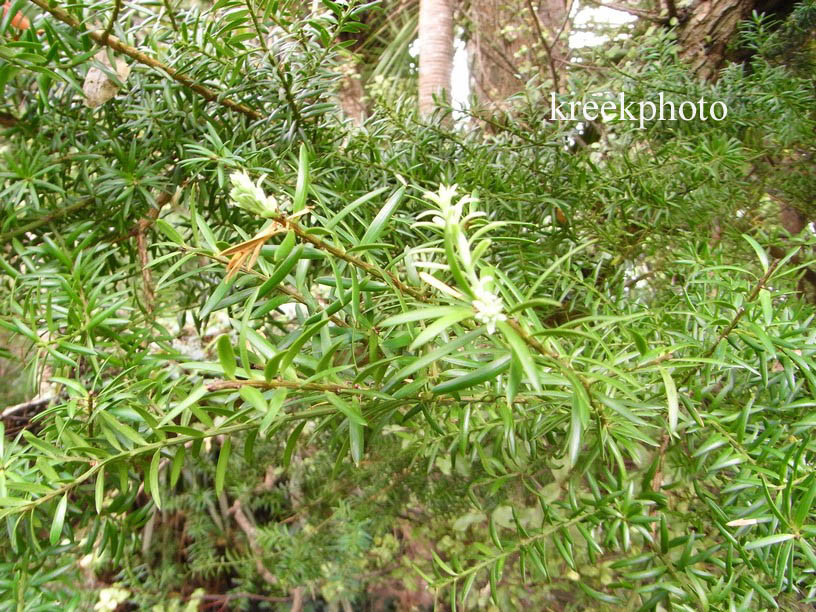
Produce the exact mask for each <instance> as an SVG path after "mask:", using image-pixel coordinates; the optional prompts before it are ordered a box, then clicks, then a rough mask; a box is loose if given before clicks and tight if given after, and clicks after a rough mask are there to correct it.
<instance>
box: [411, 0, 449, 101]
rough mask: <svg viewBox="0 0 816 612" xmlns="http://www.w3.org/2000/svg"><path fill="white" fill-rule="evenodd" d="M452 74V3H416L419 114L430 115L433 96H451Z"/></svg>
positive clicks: (423, 0)
mask: <svg viewBox="0 0 816 612" xmlns="http://www.w3.org/2000/svg"><path fill="white" fill-rule="evenodd" d="M452 70H453V0H421V1H420V3H419V112H420V114H421V115H423V116H428V115H430V114H431V113H432V112H433V110H434V107H435V103H434V99H433V98H434V96H442V95H445V94H446V93H449V92H450V88H451V72H452Z"/></svg>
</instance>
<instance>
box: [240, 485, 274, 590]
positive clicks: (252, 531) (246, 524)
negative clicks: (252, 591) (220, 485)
mask: <svg viewBox="0 0 816 612" xmlns="http://www.w3.org/2000/svg"><path fill="white" fill-rule="evenodd" d="M230 514H232V515H233V516H234V517H235V522H236V523H238V526H239V527H240V528H241V531H243V532H244V535H246V538H247V541H248V542H249V548H250V550H251V551H252V554H253V556H254V557H255V567H256V568H257V569H258V573H259V574H260V575H261V577H262V578H263V579H264V580H266V581H267V582H268V583H269V584H271V585H274V586H277V584H278V579H277V578H276V577H275V576H274V575H273V574H272V572H270V571H269V570H268V569H267V568H266V565H264V562H263V556H264V554H263V548H262V547H261V545H260V544H258V529H257V528H256V527H255V525H253V524H252V523H251V522H250V521H249V519H248V518H247V517H246V515H245V514H244V511H243V508H242V506H241V500H240V499H236V500H235V503H233V504H232V508H230Z"/></svg>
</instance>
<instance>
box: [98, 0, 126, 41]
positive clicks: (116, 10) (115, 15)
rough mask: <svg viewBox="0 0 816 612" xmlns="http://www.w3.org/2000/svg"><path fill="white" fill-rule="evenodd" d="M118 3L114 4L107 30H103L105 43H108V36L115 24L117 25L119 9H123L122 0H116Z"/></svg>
mask: <svg viewBox="0 0 816 612" xmlns="http://www.w3.org/2000/svg"><path fill="white" fill-rule="evenodd" d="M115 1H116V4H114V5H113V13H111V18H110V21H109V22H108V27H107V28H105V31H104V32H102V41H101V43H102V44H103V45H107V44H108V37H109V36H110V35H111V32H113V26H115V25H116V20H117V19H118V18H119V11H120V10H122V0H115Z"/></svg>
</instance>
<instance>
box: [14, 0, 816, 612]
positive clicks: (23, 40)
mask: <svg viewBox="0 0 816 612" xmlns="http://www.w3.org/2000/svg"><path fill="white" fill-rule="evenodd" d="M33 1H34V3H35V4H36V5H37V6H38V7H39V8H38V11H36V12H34V11H32V12H30V13H29V18H30V19H31V28H30V29H28V30H25V31H19V32H16V33H15V35H14V36H13V37H12V36H11V34H12V25H11V24H10V19H9V18H7V19H4V21H3V23H2V25H0V32H5V33H4V34H3V36H5V38H3V42H2V44H0V60H2V61H0V87H2V88H4V92H5V94H4V96H5V97H4V99H5V103H7V104H8V108H9V109H10V110H12V111H13V112H12V113H11V114H12V115H13V116H14V117H13V118H14V120H13V122H12V124H11V126H10V127H8V128H7V129H6V130H5V131H4V132H3V134H2V141H0V146H2V147H3V153H2V154H3V160H4V162H3V168H2V169H0V189H2V192H1V196H0V267H2V270H3V276H2V278H0V328H2V330H0V333H2V334H3V336H2V339H3V340H7V341H8V346H9V350H7V351H5V355H0V357H3V356H4V357H6V358H8V359H14V358H18V359H22V360H24V361H25V363H26V364H27V372H28V373H29V377H30V380H32V381H34V380H39V378H40V377H43V378H45V379H47V380H50V381H51V386H50V387H47V391H42V390H41V392H46V393H50V394H51V395H52V399H51V401H50V402H49V403H48V404H47V405H46V406H45V407H41V409H40V410H39V411H38V412H37V413H36V414H34V415H32V416H30V418H28V419H27V420H26V421H25V422H23V423H19V422H18V421H17V420H13V419H11V418H8V419H5V418H4V421H3V425H4V428H5V435H4V436H2V437H0V519H2V521H3V523H4V527H3V531H4V533H5V534H7V537H4V538H2V539H0V551H2V554H3V558H4V559H6V561H5V562H4V563H3V564H2V565H0V568H1V571H0V609H4V610H5V609H13V608H14V607H15V606H17V605H18V604H19V605H20V606H22V605H23V603H24V604H25V607H20V608H18V609H52V608H53V607H54V606H56V605H68V607H69V608H71V609H88V606H89V605H91V604H92V603H93V602H94V601H96V594H95V592H94V590H95V589H99V588H102V587H105V586H109V585H112V584H114V583H117V584H118V585H119V586H118V587H116V588H119V589H124V595H123V596H122V597H123V598H129V600H130V601H131V603H133V604H134V605H136V606H138V607H140V608H141V607H149V606H151V605H154V604H161V605H163V606H165V607H164V608H160V609H168V610H169V609H174V608H172V605H176V606H179V608H177V609H181V608H180V606H183V605H186V604H187V603H189V602H192V604H196V602H199V601H201V602H203V601H208V600H207V599H206V598H208V597H209V598H212V599H215V598H216V594H219V593H220V594H221V595H219V596H220V597H221V598H222V599H220V600H219V601H222V602H224V603H225V605H229V606H231V607H236V608H238V607H241V606H243V607H244V608H247V607H248V606H249V605H250V603H251V602H254V604H257V605H267V606H270V609H271V608H273V607H274V606H275V605H280V606H283V608H281V609H288V606H290V605H292V602H293V601H297V602H300V601H302V599H303V598H304V597H307V598H313V599H315V600H317V599H321V598H322V599H323V600H325V601H326V602H341V603H342V602H345V604H348V603H349V602H354V601H357V602H358V603H359V602H361V601H362V600H363V599H364V597H365V593H369V596H373V595H371V594H372V593H376V592H378V591H377V589H382V590H383V591H384V592H387V591H388V590H389V589H396V592H401V593H402V594H403V596H405V597H408V595H405V593H408V594H409V595H410V597H413V598H415V599H414V600H411V603H413V604H415V605H422V604H424V605H428V604H429V603H432V601H431V602H428V601H425V600H423V599H422V597H421V595H422V593H423V589H424V588H425V587H423V586H422V585H423V581H425V582H426V583H427V585H430V586H429V587H428V588H430V590H431V591H432V592H433V593H434V597H436V598H438V601H439V602H440V605H447V606H450V607H451V608H453V607H456V606H468V607H473V608H476V607H479V606H484V607H486V606H490V605H495V606H497V607H498V609H515V608H516V607H519V606H521V605H528V606H529V605H532V606H533V607H535V609H544V607H546V606H556V605H566V604H569V605H574V606H577V607H579V608H580V607H587V606H589V607H592V608H600V607H604V606H606V607H609V608H612V609H622V608H632V609H637V608H640V607H642V609H650V608H654V607H655V606H658V605H660V606H663V609H669V606H671V608H670V609H682V610H699V609H753V608H769V607H777V606H781V607H783V608H786V607H788V606H792V605H795V604H794V602H801V603H802V604H804V602H808V601H810V602H812V601H813V600H814V597H816V551H815V550H814V546H813V544H812V542H813V539H812V538H813V536H814V535H816V523H814V519H815V518H816V516H815V515H814V511H813V501H814V497H816V470H814V461H816V447H814V443H813V440H812V438H811V433H810V432H811V430H812V428H813V427H814V425H816V399H814V398H815V397H816V361H814V353H816V349H814V346H816V342H815V340H816V328H814V326H813V317H814V310H813V306H812V305H811V304H810V303H808V301H807V300H806V299H803V296H802V294H801V291H800V289H801V285H800V282H799V279H800V277H801V276H802V275H803V274H804V273H805V271H806V269H807V267H808V266H809V265H812V260H813V257H812V253H813V251H812V249H813V247H814V244H815V243H816V241H814V239H813V236H812V235H811V234H809V233H807V232H805V233H803V234H801V235H799V236H793V237H792V236H789V235H788V234H787V233H785V232H784V231H783V229H782V228H781V227H780V226H779V224H778V222H777V220H776V219H777V213H778V207H779V203H780V202H784V203H787V204H789V205H790V206H793V207H795V208H797V209H798V210H800V211H803V213H804V214H806V215H810V217H809V218H813V212H814V209H813V206H814V205H813V202H812V194H813V193H814V180H815V178H816V177H814V173H813V155H814V142H813V134H814V128H816V114H814V111H816V98H815V95H814V90H813V80H812V76H813V73H812V55H813V46H812V43H810V42H807V38H806V37H805V38H804V40H805V42H801V41H800V43H799V44H798V45H797V46H796V47H795V49H794V51H795V53H794V52H792V51H791V50H790V49H789V48H787V47H786V46H785V45H786V43H787V41H789V40H790V39H795V36H793V34H792V33H797V32H798V33H800V34H801V33H802V32H807V31H808V28H812V22H813V15H814V8H813V5H812V3H804V4H802V5H800V6H799V7H798V8H797V10H796V11H795V12H794V13H793V15H791V17H790V18H789V19H788V20H787V22H786V23H785V24H783V25H781V26H780V25H779V24H771V23H768V22H767V21H766V20H763V19H760V18H756V19H755V20H754V21H753V22H752V23H749V24H747V25H746V27H745V31H744V33H743V36H744V44H745V45H746V46H747V48H750V49H751V51H752V53H753V55H752V58H751V59H750V60H749V61H748V63H747V64H746V65H744V66H742V65H734V66H731V67H729V68H728V69H727V70H726V71H725V72H724V73H723V74H722V76H721V78H720V79H719V80H718V81H717V82H716V84H710V83H703V82H700V81H698V80H696V79H694V78H693V77H692V76H690V75H689V74H688V72H687V71H686V69H685V68H684V66H683V65H682V64H681V63H679V62H678V61H677V59H676V49H675V47H674V43H673V38H672V34H671V32H664V31H662V30H659V29H657V28H654V27H653V28H651V29H649V30H648V31H644V32H641V33H640V35H638V36H636V37H632V38H629V39H627V40H625V41H623V42H619V43H617V44H618V45H619V46H620V47H621V48H619V49H618V50H617V52H616V53H615V54H614V59H613V58H611V56H610V55H609V54H605V52H604V51H603V50H602V49H599V50H591V49H587V50H584V51H583V54H584V56H585V57H584V61H585V62H586V64H587V68H586V69H580V68H576V69H575V70H574V74H572V73H571V74H570V83H569V96H571V97H573V98H581V97H585V96H589V95H592V94H593V93H604V92H610V91H612V92H617V91H625V92H626V95H627V98H628V99H629V100H631V101H632V102H634V103H635V104H637V102H638V101H640V100H646V99H654V96H655V92H664V94H665V96H666V97H667V99H671V100H673V101H674V102H675V103H678V104H679V103H680V102H681V101H683V100H687V99H688V100H695V101H696V100H697V99H699V98H701V97H704V98H705V99H706V100H710V101H714V100H721V101H723V102H725V103H726V105H727V108H728V115H727V117H726V118H725V119H724V120H722V121H717V122H715V121H707V122H703V121H695V122H683V121H666V122H653V123H650V124H647V126H646V129H643V130H641V129H638V125H637V124H633V123H631V122H628V123H627V122H612V123H609V124H606V125H605V126H604V128H603V132H602V134H601V135H600V137H599V135H598V133H596V132H593V128H592V127H591V126H586V125H580V124H577V123H576V122H556V121H548V117H549V113H550V93H549V90H548V88H547V83H546V82H541V83H538V82H535V81H534V82H531V83H530V84H529V86H528V88H527V90H526V91H525V92H523V93H522V94H520V95H519V96H518V97H517V99H516V100H515V101H514V102H515V106H514V113H513V114H512V115H510V114H508V115H507V116H502V117H497V118H496V119H495V120H489V121H488V120H485V118H484V117H482V118H481V119H480V120H478V121H468V120H467V119H466V118H463V117H461V116H457V117H458V118H456V119H454V120H451V119H450V117H447V119H446V118H445V117H444V115H447V114H448V112H449V109H448V110H445V109H442V110H441V111H440V116H438V117H435V118H432V119H431V120H427V121H426V120H420V119H419V118H418V117H417V114H416V110H415V106H416V101H415V97H414V96H413V93H412V91H411V90H410V89H408V88H404V87H403V86H401V85H400V84H399V82H397V85H395V86H394V87H391V88H384V89H382V90H380V91H378V92H376V93H373V94H372V98H373V99H374V102H375V103H373V104H372V116H371V117H370V118H369V119H368V120H367V121H366V122H365V123H364V124H363V125H362V126H360V127H355V126H353V125H352V124H351V123H350V122H347V121H344V119H343V117H342V114H341V113H340V112H339V110H338V109H337V99H336V89H337V86H338V83H339V81H340V80H341V79H342V78H343V73H342V70H341V67H342V65H343V62H344V61H345V58H346V56H347V51H346V50H345V48H346V47H347V46H348V44H347V42H344V39H346V38H347V36H348V35H349V34H355V33H357V32H359V31H360V30H361V28H362V25H361V24H360V19H361V16H363V15H366V14H368V13H370V12H371V11H375V10H378V9H377V8H376V7H374V6H373V5H374V3H371V4H366V5H363V4H352V3H349V4H348V5H347V4H346V3H333V2H328V1H327V0H324V1H323V2H322V3H321V6H320V10H319V11H316V12H311V11H306V10H304V9H303V7H302V6H301V4H303V3H300V2H286V1H271V2H265V3H261V4H260V5H254V4H252V3H250V2H238V1H235V0H219V1H218V2H216V3H215V4H212V5H209V4H206V3H205V4H198V3H190V6H189V7H188V8H184V9H181V8H175V7H173V6H172V3H164V4H162V3H124V2H119V1H117V2H116V3H115V4H114V3H111V2H101V3H83V2H78V3H72V4H70V5H67V4H65V5H59V4H54V5H49V4H47V3H45V2H40V0H33ZM60 6H61V8H60ZM20 8H22V3H21V2H14V3H12V5H11V12H9V13H8V15H9V17H10V16H11V15H14V14H15V13H16V11H17V10H20ZM111 15H114V16H115V18H111ZM107 23H110V24H111V27H110V28H107V29H105V24H107ZM111 41H115V42H113V43H111ZM99 43H102V45H100V44H99ZM100 48H103V49H106V50H107V51H106V52H105V53H103V54H102V55H98V51H99V49H100ZM137 49H138V51H137ZM133 51H136V52H137V53H139V54H141V55H142V56H143V57H141V56H134V54H133ZM105 58H107V59H105ZM621 58H622V59H621ZM117 60H126V61H127V62H128V64H129V65H130V68H131V70H130V73H129V75H128V76H127V77H126V79H125V80H124V81H122V80H121V79H118V77H117V78H114V77H116V73H115V71H114V70H113V69H112V68H111V66H116V65H117ZM89 70H97V71H101V73H102V74H103V75H106V76H107V78H112V79H113V80H114V82H116V81H117V80H119V83H118V84H119V86H120V87H119V88H118V91H117V95H116V96H115V97H114V98H112V99H110V100H108V101H106V102H104V103H102V104H101V105H99V106H98V107H96V108H89V107H87V106H86V104H85V103H84V102H83V100H84V95H83V94H82V87H83V82H85V79H86V75H87V73H88V71H89ZM407 70H410V67H409V68H407ZM401 76H405V75H404V74H403V75H401ZM565 95H566V94H565ZM593 134H594V136H593ZM454 186H456V187H454ZM15 356H16V357H15ZM4 382H6V383H7V384H8V385H9V386H10V387H11V385H23V379H22V377H21V378H19V379H13V378H12V377H11V376H9V377H7V379H6V381H4ZM29 386H36V385H34V383H31V384H30V385H29ZM10 391H11V389H10ZM14 391H15V393H17V390H14ZM9 395H11V393H9ZM17 399H21V398H19V397H18V398H17ZM10 403H11V402H10ZM389 581H392V582H393V581H396V583H397V584H401V585H402V586H399V587H393V585H392V583H391V582H389ZM383 585H391V586H383ZM406 585H407V586H406ZM485 587H487V588H485ZM196 589H198V590H196ZM304 589H305V590H304ZM565 592H566V593H568V595H566V596H565V595H564V593H565ZM230 594H232V596H234V597H233V598H232V599H230V597H231V595H230ZM247 594H250V595H247ZM114 595H115V594H114ZM114 595H112V594H111V592H108V594H107V595H106V597H114ZM253 597H254V599H253ZM410 597H409V599H410ZM563 597H566V601H561V603H558V602H559V598H563ZM401 601H402V604H403V605H408V603H406V602H407V601H408V600H406V599H403V600H401ZM491 601H492V603H491ZM89 602H90V603H89ZM173 602H175V604H173ZM226 602H229V603H228V604H227V603H226ZM263 602H266V603H263ZM276 602H277V603H276ZM442 602H444V603H442ZM115 605H116V603H114V604H113V607H115ZM113 607H111V608H105V609H113ZM193 609H195V608H193ZM406 609H407V608H406Z"/></svg>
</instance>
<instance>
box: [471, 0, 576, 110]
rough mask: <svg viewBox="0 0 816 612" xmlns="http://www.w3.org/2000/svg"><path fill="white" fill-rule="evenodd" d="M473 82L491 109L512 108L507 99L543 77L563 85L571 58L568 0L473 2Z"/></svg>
mask: <svg viewBox="0 0 816 612" xmlns="http://www.w3.org/2000/svg"><path fill="white" fill-rule="evenodd" d="M468 18H469V28H468V58H469V61H470V74H471V86H472V89H473V93H474V94H475V95H476V98H477V100H478V102H479V105H480V106H482V107H484V108H485V109H492V110H509V109H508V107H507V103H506V101H507V99H508V98H509V97H510V96H512V95H514V94H517V93H519V92H520V91H522V89H523V88H524V85H525V84H526V83H527V81H528V80H529V79H530V78H532V77H533V76H535V75H541V76H542V77H543V78H544V79H549V80H550V81H551V87H552V88H553V89H554V90H558V89H560V86H561V84H562V82H563V78H562V75H563V73H564V71H565V69H566V62H567V60H568V57H569V46H568V44H567V40H566V35H567V34H568V32H569V22H568V15H567V6H566V4H565V3H564V0H471V1H470V11H469V14H468Z"/></svg>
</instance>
